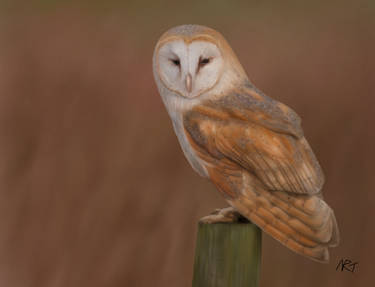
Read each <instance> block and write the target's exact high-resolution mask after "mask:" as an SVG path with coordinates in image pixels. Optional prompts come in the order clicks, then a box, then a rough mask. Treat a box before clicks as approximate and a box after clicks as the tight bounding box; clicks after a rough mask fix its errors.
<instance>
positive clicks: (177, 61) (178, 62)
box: [170, 59, 180, 67]
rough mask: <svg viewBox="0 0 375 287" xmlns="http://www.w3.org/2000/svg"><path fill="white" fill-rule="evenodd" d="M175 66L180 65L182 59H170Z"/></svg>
mask: <svg viewBox="0 0 375 287" xmlns="http://www.w3.org/2000/svg"><path fill="white" fill-rule="evenodd" d="M170 61H171V62H172V63H173V64H174V65H175V66H178V67H179V66H180V59H171V60H170Z"/></svg>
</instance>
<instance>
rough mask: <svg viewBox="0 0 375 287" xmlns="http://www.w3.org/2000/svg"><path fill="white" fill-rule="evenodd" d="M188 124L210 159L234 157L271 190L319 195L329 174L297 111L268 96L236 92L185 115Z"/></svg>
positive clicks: (192, 139) (192, 136) (201, 151)
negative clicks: (313, 146) (305, 133)
mask: <svg viewBox="0 0 375 287" xmlns="http://www.w3.org/2000/svg"><path fill="white" fill-rule="evenodd" d="M257 96H259V97H258V98H257ZM184 127H185V132H186V134H187V137H188V139H189V140H190V142H191V143H192V144H193V145H194V146H195V149H198V151H197V153H198V154H199V155H198V156H199V157H201V159H202V160H204V161H206V162H207V163H208V164H210V162H212V163H213V161H216V162H217V161H221V160H223V159H225V161H228V160H229V161H230V162H231V163H234V164H236V165H238V166H240V167H242V168H243V169H246V170H247V171H248V172H250V173H251V174H253V175H255V176H256V177H257V178H258V179H259V180H260V182H261V183H262V184H263V185H264V186H265V187H266V189H268V190H275V191H287V192H293V193H299V194H316V193H319V192H320V190H321V188H322V185H323V183H324V176H323V173H322V171H321V168H320V166H319V163H318V161H317V160H316V158H315V156H314V154H313V152H312V150H311V148H310V146H309V144H308V143H307V141H306V139H305V138H304V137H303V133H302V129H301V126H300V120H299V118H298V116H297V115H296V114H295V113H294V112H293V111H292V110H291V109H290V108H288V107H287V106H285V105H283V104H281V103H278V102H276V101H274V100H270V99H269V98H265V97H264V96H263V95H259V94H256V95H255V96H254V95H249V94H246V93H234V94H233V95H230V96H226V97H223V98H221V99H219V100H216V101H210V102H206V103H202V104H200V105H197V106H196V107H194V108H193V109H192V110H191V111H189V112H187V113H186V114H185V115H184Z"/></svg>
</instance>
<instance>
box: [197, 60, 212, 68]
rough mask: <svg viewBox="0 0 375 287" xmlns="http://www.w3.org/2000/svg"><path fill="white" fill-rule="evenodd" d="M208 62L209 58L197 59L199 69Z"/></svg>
mask: <svg viewBox="0 0 375 287" xmlns="http://www.w3.org/2000/svg"><path fill="white" fill-rule="evenodd" d="M210 61H211V59H210V58H199V67H200V68H202V67H203V66H205V65H207V64H208V63H209V62H210Z"/></svg>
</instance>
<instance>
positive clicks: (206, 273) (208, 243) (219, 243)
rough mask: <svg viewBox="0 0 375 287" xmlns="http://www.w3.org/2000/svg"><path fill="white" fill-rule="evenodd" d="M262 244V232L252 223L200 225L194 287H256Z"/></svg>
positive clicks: (196, 249)
mask: <svg viewBox="0 0 375 287" xmlns="http://www.w3.org/2000/svg"><path fill="white" fill-rule="evenodd" d="M261 242H262V233H261V230H260V229H259V228H258V227H257V226H256V225H254V224H252V223H250V222H246V223H240V222H234V223H213V224H210V223H202V222H200V223H199V225H198V235H197V243H196V248H195V262H194V276H193V287H257V286H258V283H259V273H260V262H261Z"/></svg>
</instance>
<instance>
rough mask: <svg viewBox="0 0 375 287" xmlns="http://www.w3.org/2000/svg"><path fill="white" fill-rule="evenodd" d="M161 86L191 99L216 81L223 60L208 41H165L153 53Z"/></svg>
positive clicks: (221, 68)
mask: <svg viewBox="0 0 375 287" xmlns="http://www.w3.org/2000/svg"><path fill="white" fill-rule="evenodd" d="M157 61H158V67H157V68H158V70H159V75H160V79H161V81H162V82H163V84H164V85H165V86H166V87H167V88H168V89H170V90H172V91H175V92H177V93H178V94H180V95H182V96H184V97H187V98H194V97H197V96H199V95H200V94H202V93H203V92H205V91H207V90H209V89H210V88H212V87H213V86H214V85H215V83H216V82H217V81H218V80H219V78H220V76H221V73H222V70H223V66H224V61H223V58H222V55H221V53H220V50H219V48H218V47H217V46H216V45H215V44H213V43H210V42H206V41H198V40H197V41H193V42H191V43H190V44H186V43H185V42H184V41H183V40H176V41H171V42H167V43H166V44H164V45H163V46H161V47H160V49H159V52H158V54H157Z"/></svg>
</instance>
